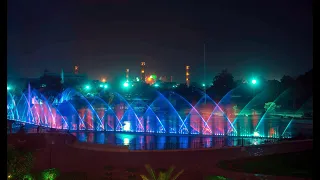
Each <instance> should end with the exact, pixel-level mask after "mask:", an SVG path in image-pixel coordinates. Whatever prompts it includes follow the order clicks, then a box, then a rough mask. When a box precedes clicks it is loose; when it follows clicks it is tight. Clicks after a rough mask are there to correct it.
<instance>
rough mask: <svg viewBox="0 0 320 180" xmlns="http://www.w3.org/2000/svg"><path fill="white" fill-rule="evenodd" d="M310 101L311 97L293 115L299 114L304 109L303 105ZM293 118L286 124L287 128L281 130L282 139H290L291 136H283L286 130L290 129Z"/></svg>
mask: <svg viewBox="0 0 320 180" xmlns="http://www.w3.org/2000/svg"><path fill="white" fill-rule="evenodd" d="M310 100H313V96H311V97H310V98H309V99H308V100H307V101H306V102H305V103H304V104H303V105H302V106H301V107H300V108H299V109H298V110H297V111H296V112H295V115H296V114H298V113H300V112H301V111H302V110H303V108H305V105H306V104H307V103H308V102H309V101H310ZM294 118H295V117H292V118H291V120H290V121H289V123H288V124H287V126H286V127H285V129H284V130H283V132H282V134H281V137H284V138H290V137H291V134H290V135H285V133H286V132H287V130H288V128H289V127H290V125H291V124H292V122H293V120H294Z"/></svg>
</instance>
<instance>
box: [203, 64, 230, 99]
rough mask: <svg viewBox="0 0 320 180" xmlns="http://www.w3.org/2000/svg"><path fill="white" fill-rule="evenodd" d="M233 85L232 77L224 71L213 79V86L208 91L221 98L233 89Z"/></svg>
mask: <svg viewBox="0 0 320 180" xmlns="http://www.w3.org/2000/svg"><path fill="white" fill-rule="evenodd" d="M235 84H236V83H235V82H234V77H233V75H232V74H231V73H229V72H228V70H227V69H224V70H222V71H221V72H220V73H219V74H218V75H216V76H215V77H214V78H213V86H212V87H211V88H209V89H208V91H209V92H210V93H213V94H215V95H218V96H220V97H222V96H224V95H225V94H227V93H228V92H229V91H230V90H231V89H233V88H234V87H235Z"/></svg>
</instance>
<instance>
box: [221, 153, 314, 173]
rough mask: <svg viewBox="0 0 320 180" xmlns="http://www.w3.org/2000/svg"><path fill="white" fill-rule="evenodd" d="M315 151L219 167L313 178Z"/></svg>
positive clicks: (230, 162)
mask: <svg viewBox="0 0 320 180" xmlns="http://www.w3.org/2000/svg"><path fill="white" fill-rule="evenodd" d="M312 158H313V151H312V150H307V151H302V152H293V153H285V154H275V155H267V156H261V157H254V158H243V159H237V160H231V161H223V162H221V163H219V167H221V168H223V169H226V170H232V171H240V172H247V173H257V174H269V175H275V176H295V177H303V178H311V177H312V163H311V162H312Z"/></svg>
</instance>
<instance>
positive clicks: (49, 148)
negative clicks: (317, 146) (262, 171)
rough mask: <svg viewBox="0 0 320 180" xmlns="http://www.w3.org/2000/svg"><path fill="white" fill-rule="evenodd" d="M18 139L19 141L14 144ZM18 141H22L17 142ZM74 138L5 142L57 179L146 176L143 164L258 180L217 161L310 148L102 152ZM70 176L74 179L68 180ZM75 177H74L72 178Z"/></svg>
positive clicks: (306, 144)
mask: <svg viewBox="0 0 320 180" xmlns="http://www.w3.org/2000/svg"><path fill="white" fill-rule="evenodd" d="M18 140H20V141H18ZM21 140H22V141H21ZM74 141H76V138H75V137H74V136H72V135H68V134H59V133H51V134H27V135H18V134H14V135H8V143H9V144H14V145H16V146H23V147H24V148H26V149H29V150H30V151H33V154H34V157H35V164H34V168H33V171H34V172H39V171H42V170H44V169H48V168H57V169H58V170H59V171H60V172H61V177H60V179H62V178H63V176H65V178H64V179H74V178H76V179H77V180H81V179H93V180H95V179H102V178H103V177H104V176H105V173H106V167H112V169H113V170H112V176H113V179H119V180H120V179H128V175H129V174H128V173H126V170H128V169H134V171H135V174H136V175H137V176H138V178H137V179H141V178H140V177H139V175H140V174H147V172H146V170H145V169H144V165H145V164H150V165H151V166H152V167H153V168H154V169H159V168H168V167H169V166H170V165H175V166H176V169H177V171H179V170H181V169H184V170H185V172H184V173H183V174H182V175H181V177H180V178H179V179H181V180H188V179H191V180H194V179H199V180H200V179H204V178H205V177H207V176H210V175H220V176H225V177H228V178H231V179H260V178H258V177H256V176H255V175H254V174H248V173H243V172H234V171H229V170H224V169H221V168H219V167H218V166H217V164H218V163H219V162H220V161H223V160H232V159H237V158H245V157H253V156H262V155H268V154H275V153H285V152H299V151H305V150H310V149H312V148H313V145H312V141H296V142H287V143H286V142H283V143H281V144H270V145H261V146H251V147H246V148H245V149H242V148H240V147H228V148H224V149H203V150H196V151H195V150H193V151H179V150H175V151H134V152H106V151H93V150H87V149H79V148H76V147H74V146H72V143H73V142H74ZM71 176H72V177H74V178H71ZM75 176H77V177H75ZM267 179H277V180H278V179H299V178H294V177H285V176H283V177H272V176H269V177H268V178H267Z"/></svg>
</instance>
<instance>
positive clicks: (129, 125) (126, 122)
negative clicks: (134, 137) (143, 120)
mask: <svg viewBox="0 0 320 180" xmlns="http://www.w3.org/2000/svg"><path fill="white" fill-rule="evenodd" d="M130 127H131V124H130V121H125V122H124V126H123V130H125V131H130Z"/></svg>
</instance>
